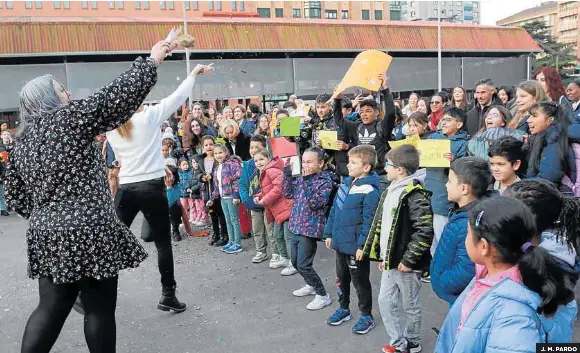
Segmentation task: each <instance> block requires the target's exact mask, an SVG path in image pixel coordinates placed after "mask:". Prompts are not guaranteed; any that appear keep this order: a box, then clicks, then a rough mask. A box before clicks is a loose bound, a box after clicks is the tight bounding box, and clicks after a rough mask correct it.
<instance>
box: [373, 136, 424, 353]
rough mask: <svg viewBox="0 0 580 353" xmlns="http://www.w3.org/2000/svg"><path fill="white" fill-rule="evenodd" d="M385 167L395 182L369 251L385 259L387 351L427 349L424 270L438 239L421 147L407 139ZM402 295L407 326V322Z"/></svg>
mask: <svg viewBox="0 0 580 353" xmlns="http://www.w3.org/2000/svg"><path fill="white" fill-rule="evenodd" d="M386 159H387V160H386V165H385V169H386V171H387V177H388V180H389V181H390V182H391V184H390V185H389V187H388V188H387V189H386V190H385V191H384V192H383V193H382V195H381V199H380V201H379V207H378V208H377V210H376V213H375V217H374V219H373V223H372V226H371V228H370V232H369V236H368V237H367V240H366V244H365V247H364V253H365V254H368V256H369V258H370V259H372V260H380V261H381V262H379V266H378V267H379V270H380V271H382V277H381V288H380V292H379V299H378V302H379V308H380V311H381V317H382V319H383V323H384V325H385V329H386V330H387V333H388V335H389V336H390V337H391V341H390V343H389V344H388V345H386V346H384V347H383V348H382V351H383V352H385V353H394V352H413V353H417V352H420V351H421V345H420V340H421V336H420V329H421V301H420V298H419V290H420V289H421V281H420V276H421V273H422V272H423V271H424V270H425V269H426V268H427V267H428V266H429V261H430V259H431V256H430V252H429V249H430V247H431V242H432V241H433V213H432V211H431V203H430V202H429V196H430V195H429V192H428V191H426V190H425V189H423V186H422V182H421V180H420V179H417V177H416V176H415V175H414V174H415V172H416V171H417V169H418V168H419V153H418V151H417V150H416V149H415V147H413V146H411V145H403V146H401V147H398V148H395V149H393V150H391V151H389V152H388V153H387V156H386ZM399 301H402V303H403V310H404V312H405V313H406V314H407V317H406V318H404V319H405V320H404V321H405V322H406V326H403V325H402V323H401V319H403V318H402V317H401V313H400V311H399V309H398V303H399Z"/></svg>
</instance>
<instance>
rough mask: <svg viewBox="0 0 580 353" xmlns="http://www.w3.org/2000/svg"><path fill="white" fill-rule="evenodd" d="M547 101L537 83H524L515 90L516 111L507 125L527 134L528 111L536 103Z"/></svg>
mask: <svg viewBox="0 0 580 353" xmlns="http://www.w3.org/2000/svg"><path fill="white" fill-rule="evenodd" d="M545 100H547V97H546V93H545V92H544V89H543V88H542V86H541V85H540V83H539V82H538V81H524V82H522V83H520V85H519V86H518V88H517V89H516V106H517V108H518V111H517V113H516V115H515V116H514V118H513V119H512V121H511V122H510V123H509V124H508V127H509V128H510V129H516V130H520V131H523V132H524V133H526V134H527V133H529V128H528V117H529V116H530V113H529V109H530V108H531V107H532V106H533V105H534V104H536V103H539V102H543V101H545Z"/></svg>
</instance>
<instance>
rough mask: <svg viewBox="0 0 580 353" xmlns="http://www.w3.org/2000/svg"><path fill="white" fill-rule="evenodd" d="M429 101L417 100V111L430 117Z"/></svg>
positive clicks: (425, 99) (426, 99)
mask: <svg viewBox="0 0 580 353" xmlns="http://www.w3.org/2000/svg"><path fill="white" fill-rule="evenodd" d="M430 105H431V100H430V99H429V98H419V100H418V101H417V111H418V112H422V113H423V114H425V115H427V116H430V115H431V107H430Z"/></svg>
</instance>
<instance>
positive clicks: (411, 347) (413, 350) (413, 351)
mask: <svg viewBox="0 0 580 353" xmlns="http://www.w3.org/2000/svg"><path fill="white" fill-rule="evenodd" d="M407 351H408V352H409V353H419V352H421V345H420V344H419V343H417V344H415V343H412V342H409V341H407Z"/></svg>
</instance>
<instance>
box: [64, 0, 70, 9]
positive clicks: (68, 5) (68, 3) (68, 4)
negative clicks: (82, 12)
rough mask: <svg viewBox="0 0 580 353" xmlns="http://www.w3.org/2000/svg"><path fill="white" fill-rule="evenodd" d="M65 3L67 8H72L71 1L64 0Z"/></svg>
mask: <svg viewBox="0 0 580 353" xmlns="http://www.w3.org/2000/svg"><path fill="white" fill-rule="evenodd" d="M63 3H64V8H65V9H70V1H63Z"/></svg>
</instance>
